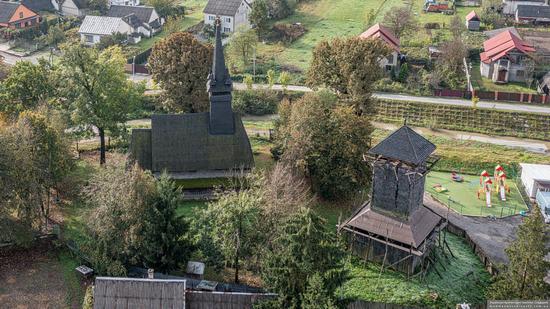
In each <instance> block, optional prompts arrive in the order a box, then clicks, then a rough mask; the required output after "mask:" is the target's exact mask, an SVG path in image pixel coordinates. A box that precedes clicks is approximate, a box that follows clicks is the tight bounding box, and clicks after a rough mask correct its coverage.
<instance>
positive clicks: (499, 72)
mask: <svg viewBox="0 0 550 309" xmlns="http://www.w3.org/2000/svg"><path fill="white" fill-rule="evenodd" d="M483 49H484V52H482V53H481V54H480V58H481V65H480V70H481V76H483V77H486V78H490V79H491V80H492V81H493V82H495V83H507V82H523V81H525V79H526V78H527V76H526V75H527V74H526V59H528V58H529V57H530V54H531V53H534V52H535V48H534V47H533V45H531V44H529V43H527V42H525V41H523V40H522V39H520V38H519V37H518V36H517V35H515V34H513V33H512V32H511V31H510V30H507V31H504V32H502V33H500V34H498V35H496V36H494V37H492V38H490V39H488V40H487V41H485V42H484V43H483Z"/></svg>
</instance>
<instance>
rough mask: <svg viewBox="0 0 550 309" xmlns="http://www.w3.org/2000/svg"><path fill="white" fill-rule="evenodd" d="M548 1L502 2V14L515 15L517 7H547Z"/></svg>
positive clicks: (521, 0)
mask: <svg viewBox="0 0 550 309" xmlns="http://www.w3.org/2000/svg"><path fill="white" fill-rule="evenodd" d="M548 1H549V0H503V1H502V3H503V7H502V14H505V15H516V11H517V9H518V6H519V5H527V6H548Z"/></svg>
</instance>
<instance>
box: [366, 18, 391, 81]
mask: <svg viewBox="0 0 550 309" xmlns="http://www.w3.org/2000/svg"><path fill="white" fill-rule="evenodd" d="M359 38H361V39H380V40H383V41H384V42H386V44H388V46H389V47H390V49H391V50H392V53H391V54H390V55H388V56H387V57H386V58H383V59H381V60H380V67H382V68H384V70H385V71H387V72H389V71H391V70H392V69H393V68H395V69H397V68H398V67H399V51H400V42H399V39H398V38H396V37H395V35H394V34H393V33H392V31H391V30H390V29H388V28H386V27H384V26H382V25H381V24H376V25H374V26H372V27H370V28H369V29H367V31H365V32H363V33H362V34H361V35H360V36H359Z"/></svg>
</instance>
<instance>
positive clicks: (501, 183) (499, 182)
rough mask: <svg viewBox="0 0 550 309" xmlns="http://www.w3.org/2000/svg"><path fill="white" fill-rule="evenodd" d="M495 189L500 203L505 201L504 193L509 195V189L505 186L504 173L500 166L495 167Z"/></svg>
mask: <svg viewBox="0 0 550 309" xmlns="http://www.w3.org/2000/svg"><path fill="white" fill-rule="evenodd" d="M495 189H496V192H497V194H499V197H500V200H501V201H506V193H510V187H509V186H508V185H507V184H506V173H505V172H504V168H503V167H502V166H500V165H497V166H496V167H495Z"/></svg>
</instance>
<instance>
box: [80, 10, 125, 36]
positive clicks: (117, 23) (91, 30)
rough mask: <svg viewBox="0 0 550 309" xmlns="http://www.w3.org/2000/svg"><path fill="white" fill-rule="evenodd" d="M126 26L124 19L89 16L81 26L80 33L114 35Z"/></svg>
mask: <svg viewBox="0 0 550 309" xmlns="http://www.w3.org/2000/svg"><path fill="white" fill-rule="evenodd" d="M124 24H126V25H127V26H128V27H130V26H129V25H128V24H127V23H126V22H125V21H124V20H122V18H119V17H108V16H94V15H87V16H86V17H84V21H83V22H82V25H80V29H79V30H78V32H79V33H88V34H98V35H112V34H114V33H116V32H117V31H119V29H120V27H122V26H123V25H124Z"/></svg>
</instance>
